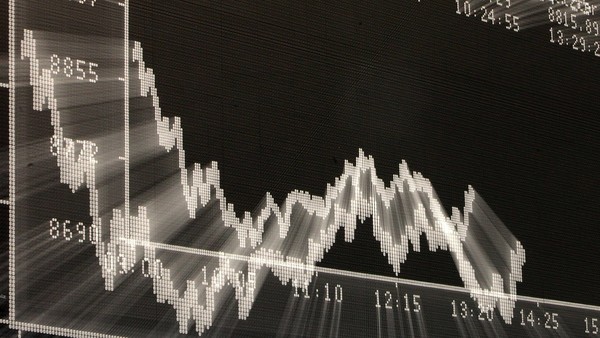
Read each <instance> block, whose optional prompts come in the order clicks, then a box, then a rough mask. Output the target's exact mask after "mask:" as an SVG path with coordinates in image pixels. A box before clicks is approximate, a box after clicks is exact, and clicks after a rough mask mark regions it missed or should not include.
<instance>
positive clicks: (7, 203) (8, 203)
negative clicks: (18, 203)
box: [0, 200, 10, 205]
mask: <svg viewBox="0 0 600 338" xmlns="http://www.w3.org/2000/svg"><path fill="white" fill-rule="evenodd" d="M0 204H6V205H10V201H9V200H0Z"/></svg>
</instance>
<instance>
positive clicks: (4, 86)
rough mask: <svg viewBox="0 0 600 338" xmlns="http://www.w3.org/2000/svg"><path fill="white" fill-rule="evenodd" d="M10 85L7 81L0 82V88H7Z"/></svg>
mask: <svg viewBox="0 0 600 338" xmlns="http://www.w3.org/2000/svg"><path fill="white" fill-rule="evenodd" d="M9 87H10V85H9V84H8V83H4V82H0V88H9Z"/></svg>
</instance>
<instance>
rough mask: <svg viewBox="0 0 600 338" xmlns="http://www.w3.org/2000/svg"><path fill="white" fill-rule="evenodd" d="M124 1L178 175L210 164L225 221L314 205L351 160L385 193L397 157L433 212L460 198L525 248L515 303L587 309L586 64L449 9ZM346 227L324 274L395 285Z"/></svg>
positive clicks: (446, 274)
mask: <svg viewBox="0 0 600 338" xmlns="http://www.w3.org/2000/svg"><path fill="white" fill-rule="evenodd" d="M131 6H132V7H131V19H130V20H131V21H130V26H131V28H130V32H131V39H132V40H137V41H140V42H141V43H142V47H143V48H144V58H145V60H146V64H147V66H148V67H151V68H153V69H154V70H155V73H156V77H157V87H158V91H159V96H160V99H161V106H162V110H163V114H165V115H168V116H175V115H177V116H181V117H182V125H183V127H184V140H185V147H186V152H187V161H188V165H189V164H191V163H192V162H199V163H203V164H206V163H208V162H210V161H217V162H218V163H219V168H220V171H221V181H222V182H221V183H222V187H223V188H224V190H225V193H226V196H227V198H228V202H232V203H234V204H235V205H236V212H238V213H241V212H243V211H247V210H253V209H254V207H255V206H256V204H257V203H258V202H259V201H260V199H261V198H262V197H263V196H264V194H265V192H267V191H269V192H271V193H272V195H273V196H274V197H275V199H276V201H277V202H279V203H281V202H282V201H283V199H284V198H285V196H286V195H287V193H288V192H290V191H292V190H294V189H299V190H306V191H309V192H311V193H312V194H315V195H321V196H322V195H323V193H324V191H325V186H326V183H328V182H329V183H333V179H334V177H337V176H339V175H340V174H341V173H342V170H343V163H344V160H349V161H351V162H354V159H355V158H356V157H357V155H358V149H359V148H362V149H363V150H364V151H365V153H366V154H367V155H371V156H373V157H374V158H375V163H376V166H377V170H378V172H377V173H378V176H379V177H380V178H382V179H383V180H384V181H386V182H389V181H390V180H391V178H392V175H393V174H396V173H398V163H400V162H401V160H402V159H405V160H406V161H407V162H408V164H409V167H410V168H411V169H412V170H416V171H419V172H422V173H423V174H424V176H425V177H427V178H429V179H430V180H431V182H432V184H433V186H434V188H435V189H436V190H437V193H438V195H439V197H440V199H441V201H442V203H443V204H444V206H445V207H446V210H447V211H450V208H451V206H457V207H459V208H461V209H462V206H463V205H464V196H463V191H465V190H466V189H467V187H468V185H472V186H473V187H474V188H475V189H476V190H477V191H478V192H479V193H480V194H481V195H482V196H483V197H484V198H485V199H486V201H487V202H488V204H489V205H490V206H491V207H492V209H493V210H494V211H495V212H496V213H497V214H498V215H499V216H500V218H501V219H502V220H503V221H504V222H505V224H506V225H507V227H508V228H509V229H510V230H511V231H512V232H513V234H514V235H515V236H516V237H517V238H518V239H519V240H520V241H521V242H522V244H523V246H524V248H525V250H526V255H527V262H526V264H525V266H524V270H523V276H524V277H523V282H522V283H520V284H518V286H517V288H518V293H519V294H523V295H529V296H536V297H544V298H550V299H558V300H566V301H572V302H579V303H585V304H595V305H600V272H599V271H600V269H599V268H600V265H599V264H600V263H599V258H600V251H599V250H598V249H599V248H600V226H599V225H598V219H599V212H598V204H599V203H598V202H599V199H598V183H599V182H598V172H599V171H598V154H599V152H600V147H599V145H600V143H599V142H598V138H597V133H598V131H599V130H600V120H599V118H598V117H597V107H598V99H597V88H598V84H599V82H598V81H597V78H598V76H599V75H600V68H599V66H600V64H599V61H600V60H598V59H597V58H596V57H594V56H593V54H592V53H586V54H582V53H581V52H575V51H573V50H572V49H571V48H570V47H564V46H563V47H559V46H558V45H553V44H551V43H550V42H549V32H548V27H549V25H544V26H538V27H533V28H529V29H523V30H521V31H520V32H519V33H515V32H512V31H509V30H507V29H505V28H504V26H498V25H491V24H486V23H483V22H481V21H480V20H479V19H478V18H467V17H464V16H461V15H458V14H456V13H455V9H456V8H455V6H456V5H455V4H454V3H453V2H451V1H447V2H437V1H426V2H422V3H416V2H415V1H398V2H393V3H386V4H377V5H374V4H363V3H361V2H353V1H346V2H343V3H339V4H337V5H331V4H323V3H316V2H308V3H307V2H292V1H288V2H281V3H278V4H273V3H271V2H269V3H268V4H267V3H264V4H256V3H255V2H235V3H229V2H198V1H186V2H183V1H178V2H176V3H171V2H169V3H165V2H162V1H144V2H132V4H131ZM544 15H545V14H543V13H541V15H540V17H544ZM358 229H359V230H357V231H358V233H359V234H358V236H357V238H356V240H355V241H354V242H353V243H351V244H348V243H344V242H343V240H342V238H343V237H342V235H343V230H342V231H341V232H340V233H339V234H338V239H340V240H339V241H337V242H336V244H335V245H334V248H333V249H332V250H331V252H330V253H329V254H328V255H326V257H325V259H324V261H323V262H322V265H324V266H331V267H338V268H343V269H350V270H355V271H364V272H371V273H378V274H383V275H391V274H392V269H391V266H389V265H388V264H387V262H386V259H385V257H383V256H382V255H381V254H380V252H379V245H378V243H376V241H375V240H374V238H373V237H372V235H371V228H370V221H367V222H366V223H365V224H364V225H363V226H359V228H358ZM401 276H403V277H406V278H412V279H420V280H426V281H432V282H440V283H446V284H454V285H462V282H461V281H460V278H459V277H458V274H457V272H456V269H455V267H454V264H453V262H452V260H451V258H450V255H449V254H448V253H447V252H444V251H441V252H437V253H429V252H427V251H426V250H425V252H422V253H410V254H409V258H408V260H407V262H406V264H405V265H404V266H403V271H402V273H401Z"/></svg>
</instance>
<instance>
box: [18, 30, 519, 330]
mask: <svg viewBox="0 0 600 338" xmlns="http://www.w3.org/2000/svg"><path fill="white" fill-rule="evenodd" d="M21 47H22V59H23V58H25V57H27V58H29V59H30V79H31V85H32V86H33V88H34V97H33V101H34V106H33V107H34V109H36V110H42V107H43V105H46V104H47V105H48V107H49V109H50V110H51V114H52V125H53V127H54V136H53V137H52V140H51V141H52V146H51V150H52V153H53V154H54V155H55V156H56V157H57V164H58V166H59V168H60V173H61V182H62V183H66V184H68V185H69V187H70V188H71V189H72V191H75V190H77V189H79V188H81V187H83V186H84V185H85V186H86V187H87V188H88V189H89V191H90V197H89V198H90V216H91V217H92V220H93V223H94V225H95V227H94V229H95V230H96V234H95V236H96V237H95V238H96V239H98V241H97V242H96V243H94V244H95V245H96V255H97V256H98V258H99V262H100V265H101V267H102V275H103V278H104V279H105V288H106V289H107V290H113V288H114V278H115V277H116V276H117V275H118V274H119V273H128V272H130V271H131V270H132V268H133V266H134V265H135V263H136V262H139V261H140V260H143V261H144V262H148V276H149V277H152V280H153V287H154V292H155V294H156V296H157V301H159V302H168V303H170V304H171V305H173V307H174V309H175V310H176V313H177V320H178V321H179V323H180V332H182V333H187V330H188V328H187V321H188V319H193V320H195V321H196V324H197V325H196V328H197V330H198V332H199V333H202V332H204V330H206V329H208V328H210V326H211V325H212V322H213V313H214V311H215V304H216V301H215V297H217V296H218V294H219V292H220V291H221V289H222V288H223V287H224V286H225V285H226V284H230V285H231V286H232V287H233V288H234V290H235V297H236V299H237V301H238V308H239V318H240V319H245V318H246V317H247V316H248V314H249V311H250V309H251V307H252V304H253V302H254V297H255V292H254V291H255V288H256V274H257V272H258V271H259V270H260V269H261V268H262V267H263V266H264V267H268V268H269V269H270V270H271V271H272V272H273V273H274V274H275V275H276V276H277V277H279V279H280V280H281V282H282V284H287V283H289V282H291V284H292V285H293V286H294V287H296V288H303V289H305V290H306V289H307V288H308V285H309V283H310V281H311V279H312V277H313V275H314V271H315V269H314V267H315V264H316V263H317V262H318V261H320V260H321V259H322V258H323V257H324V254H325V252H327V251H328V250H329V249H330V248H331V247H332V245H333V243H334V241H335V234H336V233H337V231H338V230H339V228H340V227H342V226H343V227H345V228H346V231H345V233H346V238H345V239H346V241H352V239H353V236H354V230H355V228H356V217H357V216H358V217H359V218H360V219H362V220H364V219H366V218H367V217H372V218H373V232H374V236H375V238H376V239H377V240H378V241H379V242H380V243H381V249H382V252H383V253H384V254H385V255H387V256H388V261H389V262H390V264H391V265H392V266H393V269H394V271H395V272H396V273H397V274H398V273H399V272H400V264H401V263H403V262H404V261H405V259H406V254H407V252H408V242H409V241H410V242H411V243H413V246H414V247H415V249H416V250H418V243H419V235H420V234H421V233H425V234H426V236H427V239H428V241H429V247H430V249H432V250H436V249H437V248H444V249H447V250H449V251H450V252H451V253H452V255H453V258H454V259H455V261H456V266H457V268H458V272H459V275H460V277H461V279H462V280H463V282H464V284H465V287H466V288H467V289H469V290H470V292H471V297H473V298H474V299H475V300H476V301H477V302H478V304H479V306H480V307H481V308H485V309H491V308H495V307H496V305H497V304H498V305H499V311H500V314H501V315H502V317H503V318H504V319H505V321H506V322H508V323H510V321H511V318H512V310H513V308H514V303H515V301H516V281H520V280H521V278H522V277H521V269H522V265H523V263H524V262H525V252H524V250H523V248H522V246H521V244H520V243H519V242H518V241H517V242H516V251H515V250H512V249H511V273H510V278H509V281H503V279H502V277H501V276H500V275H499V274H493V285H492V287H491V288H490V289H484V288H482V287H481V286H480V284H479V282H478V281H477V279H476V278H475V271H474V268H473V266H472V264H471V262H470V261H469V259H468V258H466V256H465V253H464V251H463V243H464V240H465V238H466V236H467V229H468V225H469V223H468V217H469V213H470V212H471V205H472V202H473V199H474V198H475V192H474V190H472V188H470V187H469V191H468V192H466V193H465V209H464V220H462V218H463V216H462V215H461V213H460V211H459V210H458V209H457V208H453V214H452V218H448V217H446V215H445V213H444V211H443V208H442V207H441V204H440V202H439V201H438V200H437V198H436V196H435V194H434V191H433V187H432V186H431V184H430V182H429V180H427V179H426V178H424V177H423V176H422V175H421V174H420V173H417V172H415V173H414V174H412V175H411V173H410V171H409V169H408V166H407V164H406V162H404V161H403V162H402V163H401V164H400V172H399V175H395V176H394V179H393V180H392V182H391V185H390V188H386V187H385V184H384V182H383V181H382V180H380V179H379V178H378V177H377V175H376V170H375V165H374V161H373V159H372V158H371V157H365V156H364V155H363V153H362V151H360V152H359V157H358V158H357V159H356V165H352V164H351V163H349V162H347V161H346V163H345V168H344V172H343V174H342V175H341V176H340V177H339V178H337V179H336V181H335V183H336V184H335V185H333V186H332V185H329V184H328V185H327V189H326V195H325V197H324V198H322V197H318V196H311V195H310V194H308V193H306V192H302V191H293V192H291V193H289V194H288V197H287V199H286V200H285V202H284V203H283V204H282V206H281V207H280V206H278V205H277V204H276V203H275V202H274V200H273V198H272V197H271V196H270V194H268V193H267V195H266V197H265V201H264V202H265V204H264V206H263V208H262V209H261V210H260V212H259V215H258V216H257V217H255V221H253V220H252V215H251V214H250V213H249V212H246V213H245V214H244V217H243V218H241V219H239V218H237V217H236V216H235V213H234V207H233V205H232V204H230V203H226V199H225V196H224V192H223V190H222V189H221V188H220V178H219V170H218V169H217V165H216V162H212V163H211V166H208V167H206V168H201V167H200V165H198V164H195V165H194V168H193V169H192V182H191V185H189V184H188V179H187V177H188V171H187V169H186V168H185V151H184V149H183V130H182V128H181V120H180V118H178V117H175V118H174V119H173V124H172V126H170V121H169V119H168V118H165V117H163V116H162V114H161V110H160V105H159V98H158V95H157V89H156V86H155V76H154V74H153V72H152V69H150V68H146V67H145V63H144V61H143V51H142V48H141V45H140V44H139V43H138V42H136V43H135V47H134V49H133V58H132V62H138V71H139V72H138V75H139V80H140V82H141V91H140V94H141V95H142V96H148V95H150V96H151V97H152V100H153V106H154V112H155V121H156V123H157V134H158V136H159V143H160V145H161V146H163V147H164V148H165V149H166V150H167V151H170V150H172V149H173V148H176V149H177V150H178V153H179V155H178V156H179V168H180V171H181V185H182V188H183V195H184V197H185V199H186V202H187V206H188V210H189V212H190V217H192V218H193V217H195V213H196V210H197V209H198V208H199V207H204V206H205V205H206V204H207V203H208V202H209V200H210V191H211V188H212V189H215V191H216V198H217V199H218V200H219V203H220V204H219V205H220V208H221V211H222V215H223V221H224V224H225V225H226V226H229V227H233V228H235V230H236V231H237V233H238V238H239V240H240V247H245V246H246V244H247V241H248V240H249V242H250V245H251V247H252V248H256V247H257V246H259V245H261V244H263V243H262V235H263V232H264V223H265V222H266V221H267V219H268V218H269V217H271V216H274V217H275V218H276V219H277V222H278V224H279V230H280V232H279V237H280V239H285V238H286V236H287V232H288V229H289V227H290V222H291V221H290V216H291V210H292V207H293V206H294V205H301V206H302V208H303V209H304V210H305V211H306V212H308V213H309V214H311V215H314V216H317V217H318V219H320V220H321V222H320V224H319V225H320V227H321V229H320V231H319V238H318V239H317V238H309V240H308V255H307V257H305V261H304V262H303V260H302V259H301V258H297V257H290V256H285V255H283V254H282V253H281V252H280V251H279V250H272V249H266V248H263V247H260V248H258V249H257V250H256V251H255V252H253V253H252V254H251V255H250V258H249V260H248V274H247V275H246V276H244V275H243V274H242V276H241V277H242V278H241V280H240V278H239V277H240V276H239V273H238V272H237V271H236V269H234V268H231V267H230V261H229V259H228V258H226V257H225V256H223V257H221V258H220V259H219V261H220V263H219V268H218V272H216V273H215V274H214V275H213V278H212V279H211V281H210V284H209V286H208V287H207V288H206V305H205V306H204V305H202V304H200V303H199V295H198V289H197V288H196V286H195V282H194V281H190V280H188V281H187V289H186V291H185V292H184V293H183V297H179V291H178V290H177V289H175V288H174V284H173V281H172V280H171V272H170V269H168V268H165V267H163V266H162V263H161V262H160V260H159V259H156V251H155V248H154V247H152V246H151V245H147V246H145V250H144V257H143V258H141V259H138V258H137V256H136V250H135V247H136V243H149V222H150V221H149V220H148V219H147V217H146V209H145V207H142V206H139V207H138V216H129V220H126V219H125V218H124V217H123V215H122V212H121V210H116V209H115V210H113V218H112V219H111V221H110V241H109V242H107V243H105V242H102V241H101V240H100V239H101V238H102V235H101V234H102V228H101V219H100V218H99V217H98V192H97V188H96V186H95V174H96V172H95V167H96V164H97V161H96V160H95V157H94V156H95V154H96V152H97V146H96V145H95V144H94V143H93V142H90V141H85V140H83V141H81V140H72V139H69V138H66V137H64V135H63V131H62V128H61V127H60V112H59V111H58V104H57V101H56V99H55V97H54V81H53V79H52V75H51V72H50V70H46V69H40V67H39V60H38V59H37V58H36V43H35V39H33V35H32V32H31V31H28V30H25V34H24V40H23V41H22V43H21ZM75 143H78V144H81V145H82V147H81V150H80V151H79V153H78V154H75V147H74V144H75ZM365 182H367V183H368V184H367V183H365ZM404 184H407V187H408V190H407V191H405V190H404ZM363 186H365V187H367V188H366V190H363V189H362V187H363ZM346 189H350V190H349V191H350V192H351V201H350V207H349V208H346V207H344V206H343V204H344V203H346V202H344V201H343V199H344V197H343V194H344V192H346ZM418 192H421V193H424V194H425V195H426V196H427V197H428V199H429V201H430V203H429V205H430V210H429V211H430V212H431V213H432V214H433V217H434V220H433V224H434V227H433V228H432V227H430V226H428V225H427V217H426V210H425V208H424V206H423V204H421V203H418V204H417V208H416V209H414V210H413V217H412V218H410V217H407V219H408V222H409V224H407V225H406V236H402V243H400V244H398V243H394V242H393V237H392V234H391V233H390V232H387V231H385V230H384V227H386V226H388V227H389V225H388V224H387V223H386V222H387V220H389V219H390V211H389V209H390V206H391V205H392V202H395V194H396V193H400V194H406V195H407V196H409V197H410V196H412V198H414V199H416V200H418V199H419V198H420V197H419V196H418ZM342 202H344V203H342ZM382 220H383V221H382ZM411 223H412V224H411ZM119 267H120V270H119ZM505 282H506V283H508V284H507V285H508V286H509V289H510V293H508V294H506V293H504V290H503V283H505Z"/></svg>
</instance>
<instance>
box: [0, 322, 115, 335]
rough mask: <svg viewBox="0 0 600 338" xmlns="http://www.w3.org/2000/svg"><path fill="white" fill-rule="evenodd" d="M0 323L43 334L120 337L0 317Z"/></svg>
mask: <svg viewBox="0 0 600 338" xmlns="http://www.w3.org/2000/svg"><path fill="white" fill-rule="evenodd" d="M0 324H7V325H8V326H9V327H10V328H11V329H13V330H21V331H26V332H36V333H45V334H52V335H62V336H68V337H102V338H120V336H111V335H107V334H102V333H97V332H90V331H82V330H73V329H65V328H62V327H56V326H48V325H40V324H34V323H26V322H19V321H10V320H8V319H0Z"/></svg>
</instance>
